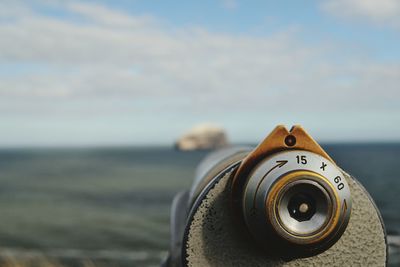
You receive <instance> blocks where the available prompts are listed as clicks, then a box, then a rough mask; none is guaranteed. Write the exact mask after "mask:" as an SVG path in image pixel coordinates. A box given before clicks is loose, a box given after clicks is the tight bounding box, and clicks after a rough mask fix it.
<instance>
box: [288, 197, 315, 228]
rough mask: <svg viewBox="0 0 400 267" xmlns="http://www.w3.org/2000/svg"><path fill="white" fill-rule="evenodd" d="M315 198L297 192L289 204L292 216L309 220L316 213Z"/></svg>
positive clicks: (298, 219) (299, 219)
mask: <svg viewBox="0 0 400 267" xmlns="http://www.w3.org/2000/svg"><path fill="white" fill-rule="evenodd" d="M316 205H317V203H316V201H315V199H314V198H313V197H312V196H311V195H309V194H306V193H297V194H295V195H294V196H292V197H291V199H290V200H289V204H288V207H287V208H288V211H289V214H290V216H291V217H292V218H293V219H295V220H297V221H299V222H303V221H307V220H310V219H311V218H312V216H313V215H314V214H315V212H316V210H317V208H316Z"/></svg>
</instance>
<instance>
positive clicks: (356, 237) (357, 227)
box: [184, 173, 387, 266]
mask: <svg viewBox="0 0 400 267" xmlns="http://www.w3.org/2000/svg"><path fill="white" fill-rule="evenodd" d="M230 175H231V173H227V174H226V175H225V176H224V177H222V179H220V180H219V181H218V182H217V183H216V184H215V185H214V186H213V187H212V188H211V189H210V190H209V191H208V193H207V195H206V196H205V197H204V198H203V199H202V201H201V202H200V203H199V205H197V207H195V210H193V211H192V216H191V217H190V219H191V221H190V222H189V226H188V227H189V228H188V229H187V232H186V235H187V236H186V238H185V241H186V244H184V250H185V251H184V252H185V255H184V257H185V258H184V262H185V263H186V264H187V265H188V266H385V265H386V264H387V246H386V236H385V230H384V227H383V224H382V220H381V217H380V215H379V212H378V211H377V209H376V207H375V205H374V203H373V202H372V201H371V199H370V197H369V195H368V193H367V192H366V191H365V189H364V188H363V187H362V186H361V185H360V184H359V183H358V182H357V181H356V180H355V179H353V178H351V177H350V176H348V175H346V179H347V182H348V184H349V186H350V190H351V194H352V197H353V207H352V215H351V218H350V222H349V225H348V227H347V229H346V231H345V232H344V234H343V236H342V237H341V239H340V240H339V241H338V242H337V243H336V244H335V245H333V246H332V247H331V248H329V249H328V250H326V251H325V252H323V253H321V254H319V255H316V256H313V257H309V258H301V259H294V260H291V261H286V262H285V261H283V260H278V259H272V258H271V257H268V256H266V255H267V254H266V253H265V251H263V250H262V249H260V247H259V246H258V245H257V244H256V243H255V242H254V241H253V240H252V239H249V236H248V234H247V233H246V231H245V230H244V229H240V228H238V226H237V224H235V220H236V218H235V216H234V215H233V214H232V209H231V208H230V204H231V203H230V191H229V188H230V187H229V178H230Z"/></svg>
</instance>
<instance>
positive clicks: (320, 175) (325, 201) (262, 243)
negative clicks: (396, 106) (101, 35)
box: [164, 126, 387, 267]
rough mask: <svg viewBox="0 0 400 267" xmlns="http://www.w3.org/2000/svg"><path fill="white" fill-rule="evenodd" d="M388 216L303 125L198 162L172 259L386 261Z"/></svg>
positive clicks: (174, 227)
mask: <svg viewBox="0 0 400 267" xmlns="http://www.w3.org/2000/svg"><path fill="white" fill-rule="evenodd" d="M386 264H387V243H386V234H385V229H384V225H383V222H382V218H381V216H380V214H379V211H378V210H377V208H376V206H375V204H374V202H373V200H372V199H371V197H370V196H369V194H368V193H367V191H366V190H365V189H364V188H363V187H362V186H361V184H360V183H359V182H358V181H357V180H356V179H355V178H353V177H352V176H350V175H349V174H347V173H346V172H344V171H343V170H342V169H341V168H340V167H339V166H337V165H336V164H335V162H334V161H333V159H332V158H331V157H330V156H329V155H328V154H327V153H326V152H325V151H324V150H323V149H322V148H321V147H320V146H319V145H318V143H317V142H316V141H314V140H313V139H312V137H311V136H309V135H308V134H307V133H306V132H305V131H304V129H303V128H302V127H300V126H294V127H293V128H292V129H291V130H290V131H288V130H287V129H286V128H285V127H284V126H278V127H276V128H275V129H274V131H273V132H272V133H271V134H270V135H269V136H268V137H267V138H266V139H265V140H264V141H263V142H261V144H259V145H258V146H257V147H256V148H255V149H249V148H234V147H233V148H229V149H225V150H221V151H217V152H214V153H213V154H211V155H209V156H208V157H207V158H206V159H205V160H204V161H203V162H202V163H201V164H200V165H199V167H198V169H197V173H196V177H195V180H194V183H193V186H192V188H191V190H190V191H187V192H182V193H180V194H178V195H177V196H176V197H175V199H174V201H173V206H172V211H171V247H170V252H169V256H168V259H167V260H166V262H165V263H164V265H165V266H171V267H175V266H200V267H204V266H385V265H386Z"/></svg>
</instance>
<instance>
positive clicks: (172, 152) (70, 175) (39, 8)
mask: <svg viewBox="0 0 400 267" xmlns="http://www.w3.org/2000/svg"><path fill="white" fill-rule="evenodd" d="M399 47H400V2H399V1H397V0H381V1H375V0H323V1H301V2H300V1H279V2H277V1H242V0H214V1H198V2H188V1H160V0H158V1H157V0H155V1H139V0H137V1H127V0H123V1H106V0H104V1H103V0H99V1H79V2H78V1H61V0H33V1H19V0H17V1H12V0H0V214H1V220H0V257H1V258H3V259H4V260H5V261H6V262H10V264H18V263H19V262H24V263H23V264H30V262H33V261H36V260H37V259H39V260H41V261H46V262H50V263H49V264H57V263H60V264H63V265H65V266H82V265H87V266H92V264H93V265H96V266H97V265H99V266H158V264H159V262H160V260H161V259H162V258H163V257H164V256H165V255H166V250H167V248H168V240H169V208H170V203H171V201H172V198H173V196H174V194H175V193H177V192H178V191H180V190H183V189H186V188H188V187H189V186H190V184H191V182H192V177H193V173H194V169H195V167H196V165H197V164H198V162H199V161H200V160H201V159H202V158H203V157H204V156H205V155H206V154H207V151H204V150H201V151H197V150H196V149H194V151H180V150H176V149H175V148H174V146H175V143H176V142H177V141H178V140H180V138H181V137H182V135H184V134H185V133H186V132H187V131H188V130H189V129H191V128H192V127H193V126H195V125H198V124H202V125H204V124H203V123H207V124H206V125H208V126H207V127H208V128H213V129H215V128H216V126H218V129H219V131H222V132H223V134H224V136H225V137H226V139H227V140H225V141H226V142H229V143H230V144H257V143H258V142H259V141H261V140H262V139H263V138H264V137H265V135H266V134H267V133H269V132H270V131H271V130H272V129H273V128H274V127H275V125H276V124H285V125H287V126H288V127H290V126H291V125H292V124H302V125H303V126H304V127H305V128H306V129H307V130H308V131H309V132H310V134H311V135H312V136H313V137H315V138H316V139H317V140H318V141H319V142H321V143H322V144H323V146H324V148H325V149H326V150H327V152H328V153H330V154H331V155H332V157H333V158H334V159H335V160H336V161H337V163H338V164H339V165H340V166H342V167H343V168H344V169H346V170H347V171H349V172H350V173H352V174H353V175H355V176H356V177H357V178H358V179H359V180H360V181H361V182H362V183H363V184H364V185H365V186H366V188H367V190H368V191H369V192H370V193H371V195H372V196H373V198H374V199H375V201H376V203H377V205H378V207H379V208H380V210H381V212H382V215H383V219H384V220H385V223H386V226H387V231H388V233H389V235H390V239H389V241H390V243H391V247H390V253H391V255H392V256H391V259H390V263H391V264H392V265H393V266H397V265H398V264H400V259H399V251H400V237H399V235H400V212H399V210H400V196H399V192H400V169H399V166H400V104H399V103H400V102H399V98H400V88H399V85H400V49H399ZM210 123H211V124H210ZM210 125H215V126H210ZM196 129H197V131H198V129H199V128H198V127H197V128H196ZM202 129H204V126H202Z"/></svg>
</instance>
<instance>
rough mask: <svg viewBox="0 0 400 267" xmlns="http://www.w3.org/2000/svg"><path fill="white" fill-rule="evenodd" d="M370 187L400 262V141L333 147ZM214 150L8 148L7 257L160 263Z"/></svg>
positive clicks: (0, 201)
mask: <svg viewBox="0 0 400 267" xmlns="http://www.w3.org/2000/svg"><path fill="white" fill-rule="evenodd" d="M323 147H324V148H325V150H326V151H327V152H328V153H329V154H330V155H331V156H332V158H333V159H334V160H335V161H336V162H337V163H338V165H340V166H341V167H342V168H343V169H345V170H346V171H347V172H349V173H351V174H352V175H353V176H355V177H356V178H357V179H358V180H359V181H360V182H361V183H362V184H363V185H364V186H365V188H366V189H367V190H368V191H369V192H370V194H371V196H372V197H373V199H374V200H375V202H376V204H377V206H378V208H379V209H380V211H381V213H382V216H383V220H384V222H385V225H386V229H387V233H388V235H389V242H390V250H389V251H390V257H389V263H390V266H400V143H397V144H349V143H346V144H326V145H323ZM207 153H209V151H194V152H181V151H176V150H174V149H173V148H172V147H114V148H113V147H107V148H51V149H49V148H47V149H44V148H43V149H37V148H35V149H33V148H32V149H21V148H18V149H0V218H1V219H0V259H4V260H6V261H10V260H11V261H14V260H22V261H24V260H26V261H30V260H35V259H40V260H46V261H50V262H59V263H62V264H63V266H84V264H86V266H89V265H87V263H88V262H89V263H90V264H91V265H90V266H159V265H160V262H161V261H162V260H163V258H165V256H166V254H167V249H168V246H169V238H170V236H169V220H170V215H169V213H170V205H171V201H172V199H173V197H174V195H175V194H176V193H178V192H179V191H182V190H186V189H188V188H190V186H191V183H192V181H193V176H194V171H195V168H196V166H197V164H198V163H199V162H200V161H201V159H202V158H203V157H204V156H205V155H206V154H207Z"/></svg>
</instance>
